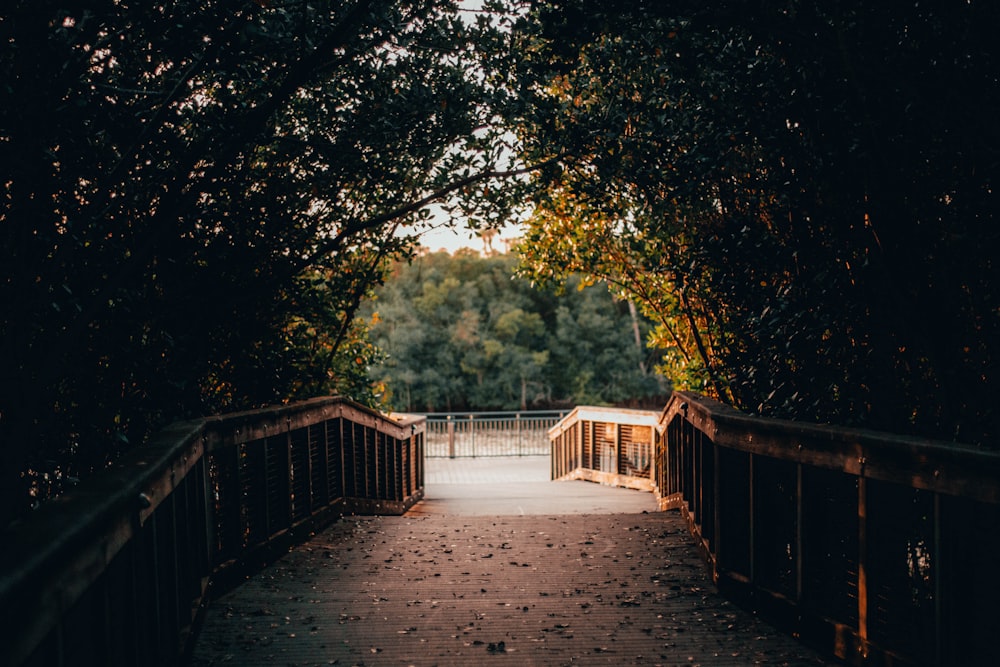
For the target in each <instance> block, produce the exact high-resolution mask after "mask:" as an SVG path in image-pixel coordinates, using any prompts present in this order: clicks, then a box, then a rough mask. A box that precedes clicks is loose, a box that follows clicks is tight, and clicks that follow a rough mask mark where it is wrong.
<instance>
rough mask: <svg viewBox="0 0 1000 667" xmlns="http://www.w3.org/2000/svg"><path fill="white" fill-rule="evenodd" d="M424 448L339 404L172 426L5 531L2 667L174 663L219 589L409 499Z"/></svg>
mask: <svg viewBox="0 0 1000 667" xmlns="http://www.w3.org/2000/svg"><path fill="white" fill-rule="evenodd" d="M423 437H424V420H423V419H422V418H413V417H401V418H391V417H388V416H386V415H382V414H380V413H377V412H375V411H373V410H370V409H368V408H365V407H363V406H361V405H358V404H355V403H353V402H351V401H348V400H346V399H341V398H336V397H332V398H323V399H314V400H311V401H305V402H303V403H298V404H294V405H288V406H280V407H275V408H269V409H264V410H257V411H252V412H244V413H238V414H232V415H225V416H219V417H209V418H206V419H201V420H196V421H191V422H184V423H178V424H173V425H171V426H169V427H167V428H165V429H164V430H162V431H160V432H159V433H158V434H156V435H155V436H153V437H152V438H151V439H150V441H149V442H147V443H146V444H144V445H143V446H142V447H139V448H137V449H135V450H134V451H133V452H131V453H130V454H128V455H127V456H125V457H124V458H123V459H122V460H121V461H119V462H118V463H117V464H115V465H114V466H113V467H112V468H110V469H108V470H106V471H104V472H102V473H100V474H98V475H95V476H94V477H93V478H91V479H89V480H87V481H85V482H84V483H83V484H81V485H80V486H79V487H78V488H76V489H74V490H72V491H70V492H68V493H66V494H65V495H64V496H62V497H60V498H57V499H55V500H54V501H52V502H50V503H48V504H47V505H45V506H43V507H42V508H40V509H39V510H38V511H37V512H36V513H35V514H33V515H32V516H31V518H30V520H29V521H26V522H24V523H22V524H21V525H18V526H15V527H13V528H12V529H10V530H8V531H6V532H5V533H3V534H0V542H2V544H3V545H4V546H3V549H2V550H0V664H3V665H12V666H13V665H21V664H28V663H30V664H32V665H34V664H43V665H65V664H73V665H85V664H94V665H132V664H174V663H175V662H177V661H178V660H179V658H180V655H181V651H182V649H183V647H184V644H185V642H186V639H187V634H188V632H189V631H190V628H191V627H192V624H193V622H194V620H195V616H196V614H197V612H198V609H199V608H200V605H201V602H202V599H203V597H204V596H205V594H206V592H207V591H208V587H209V585H210V583H212V582H213V581H218V580H219V579H220V578H223V577H225V576H226V575H227V573H231V572H233V571H234V570H236V569H238V568H239V566H240V565H244V564H247V563H250V562H253V560H255V559H258V558H261V557H263V554H266V553H267V552H268V551H271V550H277V549H278V548H280V547H281V546H282V545H284V544H287V543H288V542H289V541H291V540H294V539H296V538H297V537H298V536H304V535H306V534H308V531H309V529H310V528H313V527H316V526H318V525H321V524H322V523H324V522H326V521H329V520H332V519H334V518H336V517H337V516H339V515H341V514H343V513H345V512H351V511H357V512H366V511H369V512H373V511H374V512H380V513H401V512H403V511H405V509H406V508H408V507H409V506H411V505H412V504H414V503H415V502H417V500H419V499H420V497H422V495H423Z"/></svg>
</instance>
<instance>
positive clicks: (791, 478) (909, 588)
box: [549, 392, 1000, 665]
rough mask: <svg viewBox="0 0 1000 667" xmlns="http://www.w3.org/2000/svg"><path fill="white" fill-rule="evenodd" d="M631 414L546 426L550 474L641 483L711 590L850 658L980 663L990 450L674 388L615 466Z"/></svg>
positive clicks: (985, 618)
mask: <svg viewBox="0 0 1000 667" xmlns="http://www.w3.org/2000/svg"><path fill="white" fill-rule="evenodd" d="M630 419H634V421H632V422H631V423H632V424H633V425H635V426H645V425H647V424H649V423H650V420H649V417H648V416H642V417H641V418H640V417H639V416H638V415H635V416H633V415H632V414H631V413H630V411H607V410H605V411H604V412H603V413H602V412H601V411H600V410H599V409H595V408H579V409H577V410H575V411H574V412H573V413H571V414H570V415H568V416H567V417H566V418H565V419H564V420H563V421H562V422H560V423H559V425H557V426H556V427H554V428H553V429H551V430H550V432H549V437H550V440H551V443H552V460H553V462H552V477H553V479H589V480H593V481H600V482H602V483H606V484H614V485H619V486H631V487H633V488H649V489H651V490H653V491H654V492H655V493H656V496H657V499H658V501H659V505H660V508H661V509H678V510H680V511H681V512H682V513H683V515H684V516H685V517H686V519H687V521H688V525H689V527H690V529H691V532H692V534H693V535H694V537H695V539H696V541H697V543H698V546H699V548H700V549H701V552H702V554H703V556H704V558H705V561H706V563H707V565H708V567H709V569H710V571H711V572H712V575H713V578H714V579H715V581H716V583H717V584H718V585H719V588H720V589H721V590H722V591H723V592H724V593H725V594H727V595H729V596H730V597H732V598H734V599H736V600H738V601H739V602H740V603H741V604H744V605H746V606H748V607H751V608H753V609H754V610H756V611H758V612H760V613H762V614H763V615H765V616H767V617H768V618H769V620H771V621H772V622H774V623H775V624H777V625H779V626H782V627H784V628H785V629H786V630H788V631H789V632H791V633H793V634H795V635H796V636H799V637H802V638H803V639H805V640H807V641H809V642H811V643H814V644H817V645H819V646H820V647H821V648H823V649H825V650H827V651H829V652H830V653H832V654H834V655H836V656H838V657H840V658H842V659H844V660H847V661H848V662H851V663H854V664H893V665H897V664H915V665H922V664H931V665H967V664H969V665H971V664H988V663H992V662H993V661H994V658H995V655H994V654H995V648H994V647H993V645H992V644H993V638H994V637H995V636H996V634H997V632H998V631H1000V622H998V621H997V615H996V614H993V613H991V612H986V611H985V610H987V609H992V608H993V606H994V605H995V604H996V600H997V599H1000V572H998V571H997V568H996V566H995V561H996V558H997V554H998V553H1000V452H994V451H988V450H982V449H979V448H976V447H970V446H966V445H961V444H955V443H942V442H935V441H930V440H924V439H919V438H910V437H905V436H899V435H893V434H887V433H880V432H875V431H870V430H865V429H857V428H840V427H836V426H827V425H818V424H805V423H801V422H795V421H789V420H780V419H768V418H762V417H754V416H750V415H746V414H744V413H742V412H740V411H738V410H735V409H733V408H731V407H729V406H726V405H723V404H722V403H719V402H717V401H714V400H711V399H708V398H705V397H703V396H699V395H697V394H693V393H689V392H675V393H674V394H673V395H672V396H671V398H670V400H669V402H668V403H667V405H666V406H665V408H664V409H663V411H662V412H661V413H659V414H658V415H657V416H656V418H655V419H653V423H654V424H655V431H656V435H655V437H653V438H652V439H651V442H652V445H651V446H652V448H653V451H652V455H651V458H652V461H651V465H650V466H649V471H648V479H647V475H646V474H645V471H641V474H639V475H636V470H635V469H634V468H633V469H631V470H629V471H628V473H629V474H625V475H623V474H621V472H622V471H621V469H620V466H621V465H622V464H621V462H620V456H621V452H622V449H623V447H622V439H621V436H620V435H618V433H619V432H620V430H621V429H622V428H624V425H625V424H626V423H629V420H630Z"/></svg>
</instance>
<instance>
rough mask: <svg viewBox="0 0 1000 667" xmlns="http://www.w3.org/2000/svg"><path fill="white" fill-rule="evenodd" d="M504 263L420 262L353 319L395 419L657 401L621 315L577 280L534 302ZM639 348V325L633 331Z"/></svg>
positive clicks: (464, 254)
mask: <svg viewBox="0 0 1000 667" xmlns="http://www.w3.org/2000/svg"><path fill="white" fill-rule="evenodd" d="M517 263H518V260H517V258H516V256H514V255H495V256H490V257H479V256H477V255H476V254H475V253H473V252H471V251H459V252H458V253H456V255H454V256H449V255H448V254H447V253H443V252H440V253H434V254H422V255H418V256H417V257H415V258H413V259H412V261H411V262H410V263H399V264H397V266H396V267H395V269H394V270H393V272H392V274H391V276H390V278H389V279H388V280H387V281H386V283H385V285H384V286H383V287H382V288H380V289H379V290H377V292H376V295H375V299H374V300H373V301H371V302H369V303H367V304H366V305H365V307H364V309H363V313H364V315H365V316H366V317H372V316H373V315H375V316H377V319H378V324H377V325H376V326H374V327H373V328H372V341H373V342H374V343H375V345H376V346H377V347H378V348H379V350H381V351H383V352H384V353H385V359H384V361H383V362H382V364H381V365H380V366H378V367H377V368H376V369H375V376H376V377H377V378H379V379H380V380H381V381H382V383H383V384H384V385H385V386H386V388H387V391H388V393H389V395H390V402H391V403H392V404H393V406H394V407H396V408H397V409H401V410H424V411H435V410H460V409H480V410H485V409H526V408H530V407H539V406H553V405H560V406H565V405H568V404H574V403H583V402H586V403H592V404H593V403H597V404H607V403H628V402H635V401H641V400H643V399H649V398H650V397H652V396H658V395H662V394H663V393H664V390H663V387H662V386H661V383H660V382H659V381H658V380H657V378H656V377H655V376H653V374H652V373H650V372H648V371H647V369H648V368H650V367H651V366H652V363H651V361H652V360H654V359H655V358H656V355H652V354H650V353H649V352H648V351H647V350H645V349H644V347H642V346H641V345H640V346H637V345H636V343H635V338H634V336H635V334H634V329H633V322H632V319H631V317H630V315H629V310H628V307H627V304H625V303H623V302H620V301H617V302H616V301H615V300H614V299H613V297H612V295H611V294H610V292H609V291H608V289H607V287H606V286H605V285H603V284H601V285H587V284H586V283H584V282H583V281H581V280H580V279H579V278H578V277H573V278H571V280H570V281H569V282H568V283H567V286H566V289H565V290H563V289H546V290H539V289H536V288H534V287H532V286H531V284H530V283H529V282H528V281H527V280H524V279H520V278H516V277H515V276H514V269H515V268H516V266H517ZM638 325H639V326H640V328H641V329H642V331H641V332H640V336H642V335H644V334H645V332H647V331H648V329H649V325H648V323H647V322H646V321H645V320H641V321H640V322H639V323H638Z"/></svg>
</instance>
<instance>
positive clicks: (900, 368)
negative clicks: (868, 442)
mask: <svg viewBox="0 0 1000 667" xmlns="http://www.w3.org/2000/svg"><path fill="white" fill-rule="evenodd" d="M998 12H1000V9H997V7H996V6H995V5H994V4H992V3H983V2H969V3H961V4H959V3H954V4H953V5H950V6H949V7H948V8H947V9H945V8H943V7H942V8H938V6H937V5H934V6H933V7H932V6H927V5H926V4H925V3H916V2H910V3H904V4H902V5H898V4H896V5H892V6H891V7H890V6H888V5H886V6H882V5H878V4H872V3H836V4H834V5H829V6H827V5H824V4H822V3H819V4H817V3H805V2H798V1H790V2H767V3H750V4H746V3H737V2H718V3H697V2H689V1H672V2H664V3H620V4H613V5H608V4H607V3H598V2H592V1H590V0H571V1H570V2H565V3H559V4H558V5H552V4H549V3H533V11H532V13H531V14H530V16H529V17H528V18H526V19H525V20H524V21H523V22H522V23H521V24H520V32H519V36H520V40H521V42H520V47H519V49H520V51H521V52H522V53H523V54H525V59H524V61H523V62H522V63H521V70H520V81H521V90H522V105H521V106H520V107H519V108H518V110H517V113H519V114H520V115H519V117H518V122H519V123H520V129H519V131H518V134H519V137H520V138H521V139H522V141H523V147H524V150H523V153H522V156H523V158H524V159H525V160H528V161H533V162H539V161H542V160H545V159H549V158H552V157H553V156H557V155H559V156H562V157H560V158H559V159H558V160H557V161H555V162H552V163H550V164H549V165H548V167H547V168H546V169H545V170H543V171H540V172H538V173H537V174H536V175H535V178H534V182H535V185H536V186H537V188H538V191H537V194H536V195H535V203H536V205H537V208H536V212H535V214H534V216H533V218H532V220H531V222H530V230H529V232H528V235H527V240H526V242H525V244H524V248H523V252H524V256H525V271H526V273H527V274H528V275H530V276H532V277H533V278H535V279H536V280H540V281H544V280H552V279H559V278H560V277H562V276H563V275H566V274H567V273H569V272H573V271H585V272H587V273H588V274H589V275H591V276H593V277H595V278H598V279H602V280H608V281H609V282H611V283H613V284H615V285H616V286H618V287H619V288H620V289H621V290H622V292H623V293H625V294H628V295H631V297H632V298H634V299H636V301H637V302H639V303H640V304H641V305H642V306H643V308H644V310H645V311H646V313H647V314H648V315H650V316H651V317H652V318H654V319H655V320H656V321H657V322H658V324H659V329H658V333H657V335H656V337H657V339H658V341H659V343H660V344H661V345H663V346H664V348H665V349H666V352H667V369H668V372H669V374H670V376H671V378H672V379H674V380H675V381H676V382H677V383H678V384H679V385H682V386H693V387H695V388H706V389H708V390H709V391H711V392H712V393H714V394H715V395H717V396H719V397H721V398H723V399H725V400H728V401H730V402H733V403H735V404H736V405H738V406H741V407H743V408H744V409H749V410H751V411H755V412H759V413H765V414H771V415H782V416H791V417H797V418H803V419H818V420H828V421H833V422H835V423H840V424H863V425H868V426H872V427H876V428H884V429H889V430H894V431H897V432H913V433H919V434H924V435H929V436H934V437H945V438H953V437H954V438H958V439H962V440H969V441H974V442H981V443H985V444H989V443H991V442H995V438H996V435H997V427H998V422H1000V417H998V413H997V410H996V408H995V406H994V405H993V398H992V397H993V396H995V395H996V394H997V392H998V385H997V383H998V381H1000V373H998V370H1000V369H998V364H997V356H996V350H995V342H996V341H997V340H1000V292H998V289H997V281H996V277H997V275H998V274H997V271H996V267H995V261H996V260H995V257H996V256H997V251H998V249H1000V248H998V245H1000V243H998V240H1000V233H998V229H1000V226H998V224H997V222H998V221H997V219H996V211H997V210H1000V207H998V206H997V202H996V197H997V194H996V182H995V179H996V174H997V173H998V169H997V167H998V165H1000V141H998V137H997V130H996V123H995V119H996V117H997V114H998V112H1000V80H998V79H997V77H996V76H995V72H996V71H997V70H998V66H1000V62H998V58H997V47H996V40H995V39H994V36H993V35H992V34H991V29H990V28H989V27H988V26H993V25H996V24H997V20H998V18H1000V15H998Z"/></svg>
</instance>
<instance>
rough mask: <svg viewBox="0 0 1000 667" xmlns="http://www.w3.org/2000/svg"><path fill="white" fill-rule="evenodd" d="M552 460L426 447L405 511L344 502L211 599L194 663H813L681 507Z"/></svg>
mask: <svg viewBox="0 0 1000 667" xmlns="http://www.w3.org/2000/svg"><path fill="white" fill-rule="evenodd" d="M548 466H549V459H548V457H520V458H512V459H489V460H482V459H480V460H475V459H473V460H462V461H457V462H456V461H450V460H447V459H445V460H441V459H430V460H428V462H427V469H426V498H425V500H423V501H422V502H420V503H418V504H417V505H416V506H414V507H413V508H412V509H411V510H410V511H409V512H408V513H407V514H406V515H404V516H399V517H378V516H376V517H345V518H344V519H342V520H340V521H338V522H337V523H336V524H334V525H333V526H331V527H330V528H329V529H327V530H326V531H324V532H322V533H319V534H318V535H316V536H315V537H314V538H313V539H312V540H310V541H309V542H307V543H305V544H302V545H301V546H298V547H296V548H294V549H292V550H291V551H290V552H289V553H288V554H287V555H286V556H284V557H283V558H281V559H280V560H279V561H277V562H276V563H275V564H274V565H272V566H271V567H269V568H267V569H266V570H263V571H261V572H259V573H258V574H257V575H255V576H253V577H252V578H250V579H249V580H248V581H247V582H246V583H245V584H243V585H242V586H240V587H239V588H237V589H236V590H234V591H232V592H230V593H229V594H227V595H225V596H223V597H221V598H220V599H218V600H216V601H215V602H214V603H213V604H212V606H211V607H210V609H209V610H208V613H207V615H206V619H205V623H204V626H203V629H202V632H201V635H200V637H199V639H198V642H197V644H196V646H195V650H194V655H193V659H192V664H193V665H197V666H199V667H201V666H205V665H223V664H234V665H331V664H332V665H382V664H403V665H469V664H473V663H475V662H481V661H490V662H494V661H504V662H505V663H506V664H509V665H566V664H644V665H655V664H664V665H697V664H701V665H751V664H780V665H821V664H827V662H825V660H824V659H823V658H821V657H820V656H819V654H816V653H814V652H812V651H811V650H809V649H808V648H806V647H804V646H802V645H801V644H799V643H797V642H796V641H795V640H794V639H792V638H790V637H788V636H786V635H783V634H780V633H778V632H777V631H775V630H774V629H772V628H771V627H769V626H767V625H765V624H764V623H762V622H761V621H759V620H758V619H756V618H755V617H754V616H752V615H750V614H748V613H745V612H744V611H742V610H741V609H739V608H737V607H736V606H734V605H733V604H732V603H730V602H728V601H726V600H725V599H724V598H722V597H721V596H720V595H719V594H718V592H717V591H716V589H715V587H714V585H713V584H712V582H711V580H710V579H709V578H708V576H707V575H706V571H705V566H704V563H703V561H702V560H701V558H700V557H699V554H698V551H697V549H696V547H695V544H694V541H693V538H692V537H691V536H690V534H689V532H688V529H687V524H686V523H685V521H684V520H683V519H682V518H681V516H680V515H679V513H677V512H674V511H670V512H656V511H655V502H654V499H653V497H652V494H649V493H644V492H640V491H631V490H627V489H618V488H611V487H606V486H601V485H598V484H592V483H588V482H581V481H573V482H549V481H547V478H548V472H549V470H548Z"/></svg>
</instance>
